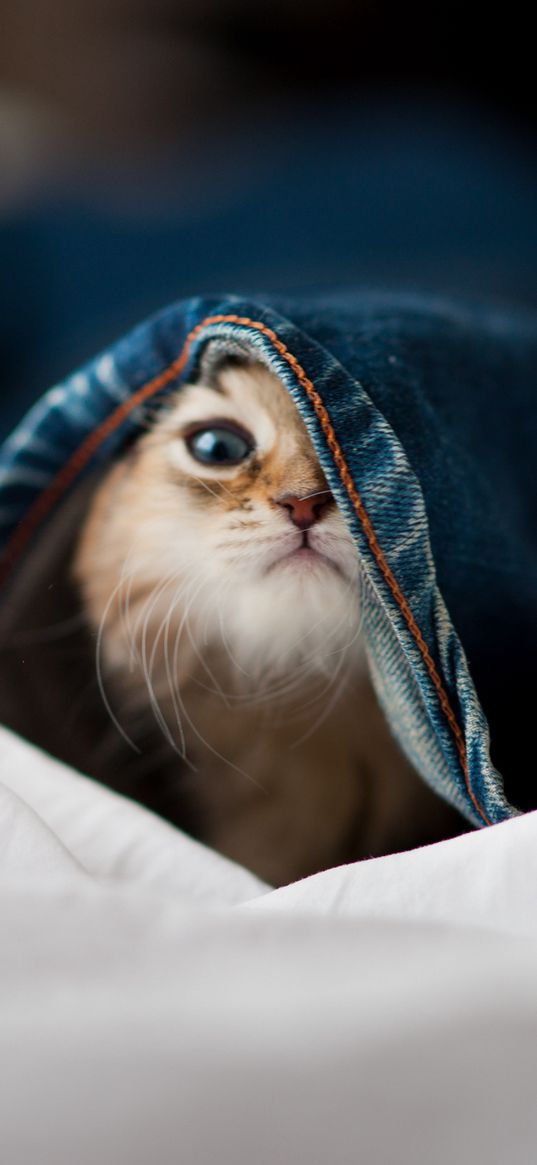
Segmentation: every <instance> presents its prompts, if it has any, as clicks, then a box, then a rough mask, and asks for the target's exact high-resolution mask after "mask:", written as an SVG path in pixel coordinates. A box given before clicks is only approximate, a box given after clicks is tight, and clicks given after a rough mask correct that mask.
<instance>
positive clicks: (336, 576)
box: [205, 560, 364, 686]
mask: <svg viewBox="0 0 537 1165" xmlns="http://www.w3.org/2000/svg"><path fill="white" fill-rule="evenodd" d="M205 627H206V628H207V622H205ZM222 627H224V629H225V640H226V645H227V646H228V647H229V650H230V652H231V655H232V657H233V659H234V660H235V661H236V663H237V665H238V668H240V669H242V670H243V671H244V673H245V674H246V677H247V679H248V680H249V681H250V682H252V683H256V682H258V683H260V684H261V685H262V686H263V685H264V683H265V682H266V678H267V674H274V673H288V672H289V671H292V670H295V669H298V668H300V669H304V671H309V672H311V673H312V674H322V675H325V676H327V677H330V676H332V675H333V674H334V673H335V672H338V671H339V669H341V667H342V666H347V665H349V666H353V665H354V664H356V665H357V664H358V663H359V662H360V663H361V661H362V660H363V654H364V653H363V644H362V642H361V635H360V604H359V597H358V587H357V584H356V582H354V584H351V583H349V582H346V581H344V579H343V576H342V575H341V574H340V573H338V571H337V570H335V569H332V568H331V567H330V566H328V565H327V564H325V563H324V562H323V561H322V560H320V561H319V562H315V563H314V564H311V563H309V562H308V563H307V564H300V562H297V563H294V562H293V563H285V564H282V565H281V567H280V566H277V567H275V568H274V569H273V570H271V571H269V572H268V573H266V574H265V575H263V576H262V577H261V578H260V579H257V580H255V582H244V581H243V582H242V583H241V582H240V580H237V586H236V587H234V588H233V590H232V591H229V592H228V594H227V596H226V598H225V599H224V598H223V596H222V595H220V601H219V606H218V627H217V628H216V627H215V629H214V630H215V634H216V635H218V634H219V633H220V630H221V628H222Z"/></svg>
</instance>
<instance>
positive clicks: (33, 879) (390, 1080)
mask: <svg viewBox="0 0 537 1165" xmlns="http://www.w3.org/2000/svg"><path fill="white" fill-rule="evenodd" d="M0 779H1V782H2V784H1V785H0V842H1V845H0V871H1V879H0V884H1V888H0V914H1V917H0V942H1V949H0V1074H1V1079H0V1161H1V1163H2V1165H33V1163H34V1162H35V1163H36V1165H37V1163H39V1165H123V1163H125V1165H127V1163H128V1165H138V1163H139V1165H142V1163H143V1165H209V1163H210V1165H216V1163H218V1165H269V1163H270V1165H295V1163H302V1162H303V1163H304V1165H347V1163H348V1165H350V1163H351V1162H352V1163H356V1162H357V1163H362V1162H363V1163H364V1165H376V1163H378V1165H391V1162H394V1163H395V1162H397V1163H398V1165H400V1163H403V1165H406V1163H408V1165H416V1163H423V1165H444V1163H446V1165H447V1163H448V1162H449V1163H452V1162H453V1163H457V1165H466V1163H468V1165H470V1163H472V1165H474V1163H477V1165H479V1163H481V1162H483V1163H486V1165H496V1163H497V1165H512V1163H514V1165H519V1163H520V1165H530V1163H533V1162H535V1161H537V894H536V884H537V882H536V875H537V815H536V814H529V815H527V816H526V817H521V818H519V819H517V820H514V821H511V822H508V823H506V824H504V825H500V826H496V827H494V828H492V829H488V830H485V831H483V832H480V833H472V834H470V835H467V836H465V837H462V838H459V839H455V840H453V841H449V842H445V843H443V844H441V845H436V846H431V847H429V848H427V849H422V850H417V851H414V852H413V853H411V854H403V855H397V856H395V857H390V858H383V859H378V860H375V861H370V862H362V863H359V864H356V865H352V866H347V867H344V868H341V869H338V870H330V871H327V872H325V873H323V874H318V875H316V876H315V877H313V878H308V879H306V880H305V881H303V882H300V883H297V884H296V885H294V886H290V887H286V888H284V889H281V890H277V891H270V890H269V889H268V887H266V886H264V885H263V884H262V883H260V882H259V881H257V879H255V878H254V877H253V876H252V875H250V874H248V873H246V872H245V871H244V870H242V869H240V868H239V867H236V866H234V865H233V864H232V863H229V862H227V861H225V860H224V859H222V858H220V857H218V856H217V855H215V854H213V853H211V852H210V851H208V850H206V849H205V848H204V847H203V846H200V845H197V844H196V843H194V842H192V841H191V840H190V839H188V838H186V837H184V836H183V835H182V834H180V833H178V832H177V831H175V830H173V829H171V828H170V827H168V826H167V825H166V824H165V823H163V822H161V821H159V820H158V819H156V818H154V817H153V816H152V815H151V814H149V813H146V812H145V811H144V810H142V809H140V808H139V807H137V806H134V805H131V804H130V803H129V802H126V801H124V800H122V798H120V797H117V796H114V795H113V794H111V793H109V792H108V791H106V790H104V789H102V788H100V787H99V786H97V785H95V784H94V783H93V782H91V781H88V780H86V779H85V778H83V777H80V776H78V775H77V774H74V773H71V772H69V771H68V770H66V769H65V768H63V767H62V766H61V765H59V764H56V763H55V762H53V761H52V760H50V759H49V758H47V757H45V756H44V755H43V754H41V753H39V752H37V751H36V750H35V749H32V748H31V747H30V746H28V745H27V744H25V743H23V742H21V741H20V740H18V739H16V738H15V737H13V736H11V735H10V734H9V733H7V732H3V731H1V732H0Z"/></svg>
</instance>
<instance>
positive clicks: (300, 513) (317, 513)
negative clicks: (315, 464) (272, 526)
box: [274, 489, 334, 530]
mask: <svg viewBox="0 0 537 1165" xmlns="http://www.w3.org/2000/svg"><path fill="white" fill-rule="evenodd" d="M274 500H275V502H276V504H277V505H278V506H282V507H283V509H284V510H287V513H288V514H289V518H290V521H291V522H292V523H293V525H294V526H297V527H298V529H299V530H309V528H310V526H313V525H314V524H315V522H319V521H320V519H321V518H322V517H323V514H324V512H325V510H326V509H327V507H328V506H330V505H332V503H333V501H334V499H333V497H332V494H331V493H330V490H329V489H326V490H319V492H318V493H314V494H307V495H306V497H303V498H299V497H297V496H296V494H284V496H283V497H282V498H275V499H274Z"/></svg>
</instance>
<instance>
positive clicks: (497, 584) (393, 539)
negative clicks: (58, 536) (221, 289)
mask: <svg viewBox="0 0 537 1165" xmlns="http://www.w3.org/2000/svg"><path fill="white" fill-rule="evenodd" d="M215 317H217V318H216V319H215ZM219 317H224V318H219ZM230 317H231V318H230ZM204 321H207V322H204ZM192 332H194V334H193V335H192ZM189 336H190V340H189V343H188V347H187V350H186V351H184V345H185V340H186V339H187V337H189ZM214 344H218V345H224V346H229V347H233V346H236V345H239V346H240V347H241V348H245V349H246V350H248V351H250V352H254V353H257V354H258V356H259V358H260V359H262V360H264V361H265V362H266V363H267V364H269V365H270V367H272V368H273V369H274V371H275V372H276V373H277V374H278V375H279V376H280V377H281V379H282V380H283V381H284V383H285V384H286V386H287V388H288V390H289V392H290V394H291V395H292V397H293V399H294V400H295V402H296V404H297V406H298V408H299V409H300V412H301V414H302V416H303V418H304V420H305V423H306V425H307V426H308V429H309V431H310V433H311V436H312V439H313V441H314V444H315V447H316V449H317V452H318V455H319V458H320V461H321V463H322V465H323V468H324V470H325V473H326V476H327V479H328V481H329V484H330V486H331V488H332V490H333V492H334V495H335V497H336V499H337V501H338V503H339V505H340V507H341V509H342V511H343V512H344V513H345V515H346V517H347V519H348V522H349V526H350V528H351V530H352V533H353V535H354V538H355V541H356V547H357V552H358V553H359V556H360V562H361V569H362V579H363V582H362V601H363V607H364V635H365V638H366V643H367V650H368V654H369V658H370V664H371V671H372V675H373V679H374V682H375V686H376V689H377V692H378V695H379V698H380V700H381V702H382V704H383V707H384V708H385V711H386V714H387V716H388V719H389V722H390V724H391V726H392V729H393V731H394V733H395V735H396V736H397V738H398V740H399V742H400V744H401V746H402V748H403V749H404V751H405V752H406V753H407V755H408V756H409V757H410V758H411V760H412V762H413V763H414V765H415V766H416V768H417V769H418V771H419V772H420V773H421V774H422V776H423V778H424V779H425V780H426V781H427V782H428V783H429V784H430V785H431V786H432V787H433V788H435V789H436V790H437V791H438V792H439V793H440V794H441V795H442V796H444V797H445V798H446V799H447V800H449V801H450V802H452V803H453V804H454V805H456V806H457V807H458V808H459V809H461V811H462V812H463V813H464V814H465V815H466V816H467V817H468V819H469V820H470V821H472V822H473V823H474V824H475V825H483V824H487V823H492V822H496V821H500V820H502V819H504V818H506V817H508V816H510V815H512V814H513V813H514V812H516V811H517V810H515V809H513V808H512V806H511V804H510V803H509V801H511V802H514V803H515V804H516V805H517V806H520V807H527V806H529V805H531V804H535V803H536V802H537V798H536V797H535V793H534V791H533V788H532V783H531V778H529V776H528V775H527V773H526V767H527V762H528V759H529V758H530V756H531V755H532V754H531V753H530V752H529V748H530V747H531V745H532V738H533V731H532V729H533V724H532V715H531V713H532V710H533V696H532V687H533V675H532V668H533V659H534V658H535V650H536V649H537V598H536V596H537V586H536V584H537V553H536V551H537V545H536V543H537V539H536V536H535V532H534V515H535V513H537V496H536V495H537V480H536V475H535V471H534V462H535V456H536V454H537V421H536V417H535V409H534V407H533V393H534V388H533V384H534V379H533V376H534V368H535V363H536V360H535V357H536V329H535V322H534V320H533V319H532V318H531V317H530V316H527V317H525V316H522V315H521V314H520V313H518V312H517V313H516V314H513V315H512V316H509V315H507V314H505V313H504V314H497V313H491V312H488V311H485V310H482V309H480V308H468V307H465V306H461V305H459V304H456V303H449V302H443V301H440V300H438V301H435V300H433V299H431V297H427V298H426V299H420V298H419V297H417V296H415V297H414V296H410V297H409V296H396V297H394V296H379V295H376V296H371V295H357V294H354V295H353V294H345V295H344V296H338V297H336V296H323V297H317V298H315V299H311V298H310V299H308V300H302V301H291V300H289V301H279V300H278V301H277V300H268V299H265V300H264V302H263V304H259V303H251V302H245V301H243V300H240V299H238V298H236V297H227V298H224V299H221V300H216V299H212V300H207V299H205V300H203V299H196V300H191V301H187V302H186V303H182V304H178V305H175V306H173V307H171V308H169V309H168V310H166V311H164V312H162V313H161V314H159V315H158V316H156V317H155V318H154V319H152V320H150V321H149V322H148V323H146V324H144V325H142V326H141V327H140V328H138V329H136V331H134V332H133V333H132V334H131V335H129V336H128V337H127V338H126V339H124V340H122V341H120V342H119V343H118V344H117V345H115V346H114V348H112V349H111V350H109V351H108V352H106V353H104V354H103V355H100V356H99V357H98V358H97V359H96V360H95V361H93V362H92V363H90V364H89V365H87V366H86V367H84V368H83V369H82V370H81V371H79V372H77V373H76V374H75V375H74V376H72V377H71V378H70V379H68V380H67V381H65V382H64V383H63V384H61V385H59V386H57V387H55V388H53V389H52V390H51V391H50V392H49V393H48V394H47V395H46V396H45V397H43V398H42V400H41V401H40V402H39V403H38V404H37V405H36V406H35V407H34V408H33V410H32V411H31V412H30V413H29V414H28V416H27V417H26V418H25V420H24V421H23V422H22V423H21V425H20V426H19V428H18V429H16V430H15V432H14V433H13V435H12V436H11V437H10V438H9V440H8V441H7V442H6V443H5V445H4V447H3V449H2V451H1V454H0V522H1V538H2V545H3V547H4V554H3V561H4V575H6V574H7V577H8V578H9V576H10V575H11V576H12V577H13V578H15V579H16V562H15V559H16V558H17V557H19V558H20V556H21V555H22V554H23V553H24V550H25V549H26V547H27V546H28V545H29V544H30V543H31V542H33V541H34V540H35V539H36V538H38V537H40V536H41V531H42V530H46V520H47V518H48V515H49V514H50V513H52V512H54V511H55V510H56V509H57V507H58V506H60V505H61V502H62V499H63V498H64V497H66V496H67V494H68V492H69V490H70V489H71V488H72V487H73V486H74V485H75V484H76V483H77V482H78V481H79V480H80V478H81V477H82V476H83V475H84V474H86V473H87V472H89V471H90V470H92V469H94V468H95V465H96V464H97V463H98V462H102V461H106V460H107V459H110V458H113V457H114V456H115V455H116V454H117V452H118V451H119V450H120V449H121V448H122V447H123V446H124V445H125V443H126V442H128V441H129V440H130V439H131V438H132V437H133V435H135V434H136V432H137V431H138V430H139V426H140V422H141V419H142V418H143V413H144V405H143V401H142V400H141V399H139V397H137V396H136V394H137V393H138V394H140V393H142V395H143V393H144V392H145V393H146V394H150V395H151V399H152V400H154V399H158V397H159V396H160V395H164V394H165V393H166V392H169V391H170V389H172V388H176V387H177V385H178V384H179V383H181V382H184V381H185V380H186V379H188V378H189V377H191V376H192V375H193V374H195V372H196V369H197V368H198V367H199V363H200V361H201V360H202V359H203V358H204V357H205V358H206V357H208V356H209V357H210V352H211V346H212V345H214ZM182 352H184V354H183V356H182V357H181V359H180V356H181V353H182ZM144 386H148V387H147V388H145V387H144ZM137 402H138V403H137ZM530 710H531V711H530ZM489 725H490V733H491V739H492V749H493V756H494V760H495V761H496V763H497V765H498V767H499V768H501V771H502V772H503V775H504V776H505V777H506V781H507V795H508V797H509V800H508V799H507V796H506V794H505V793H504V782H503V780H502V777H501V776H500V774H499V771H498V768H497V767H496V766H495V764H493V763H492V760H491V755H490V748H489ZM525 750H528V751H527V752H526V751H525Z"/></svg>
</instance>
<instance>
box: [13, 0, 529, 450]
mask: <svg viewBox="0 0 537 1165" xmlns="http://www.w3.org/2000/svg"><path fill="white" fill-rule="evenodd" d="M3 18H4V26H5V27H4V29H3V36H2V39H1V46H2V47H1V48H0V152H1V154H0V161H1V165H0V357H1V367H2V381H1V385H0V393H1V402H2V407H1V410H0V417H1V424H2V429H3V431H6V430H8V429H9V428H10V427H11V425H12V424H13V423H14V422H15V420H16V419H17V418H18V417H19V416H20V415H21V414H22V412H23V411H24V410H25V408H26V407H27V406H28V404H29V403H31V401H32V400H33V399H34V398H35V397H36V396H39V395H40V394H41V393H42V391H43V390H44V389H45V388H46V387H48V386H49V385H50V384H51V383H53V382H54V381H56V380H57V379H59V378H61V377H63V376H64V375H66V374H67V373H68V372H69V371H70V370H72V369H73V368H74V367H75V366H76V365H78V364H79V363H81V362H82V361H83V360H85V359H86V358H88V357H90V356H92V355H93V354H94V353H95V352H96V351H98V350H99V349H100V348H102V347H103V346H105V345H106V344H108V343H109V342H110V341H111V340H113V339H114V338H115V337H116V336H118V335H119V334H121V333H122V332H123V331H125V330H126V329H128V328H129V327H131V326H132V325H133V324H135V323H136V322H137V321H138V320H140V319H141V318H143V317H145V316H146V315H148V314H149V313H151V312H154V311H156V310H157V309H158V308H159V307H160V306H162V305H163V304H165V303H167V302H169V301H170V300H173V299H177V298H181V297H185V296H189V295H193V294H198V293H203V292H215V291H216V292H219V291H223V292H229V291H237V292H241V293H244V292H246V293H249V294H254V295H256V294H258V295H260V296H262V294H263V291H264V290H267V291H269V290H270V291H278V290H286V291H304V290H308V289H318V288H320V287H327V286H328V287H330V288H336V287H338V286H348V285H350V284H358V285H360V286H369V287H376V288H387V287H388V288H390V287H393V288H398V289H399V288H401V287H407V288H411V289H421V290H423V289H425V290H427V289H430V290H432V291H435V292H447V293H453V294H456V295H459V296H463V297H464V298H466V299H486V300H489V301H494V302H496V303H502V302H503V303H505V302H510V303H513V302H515V303H521V304H525V305H533V304H536V303H537V228H536V214H535V209H536V203H537V199H536V194H537V169H536V166H535V137H534V120H533V110H532V108H531V90H530V84H529V77H527V76H526V74H525V70H524V60H523V59H522V58H521V56H520V51H519V52H518V58H517V59H518V65H519V68H518V72H517V74H516V78H515V80H514V81H513V82H512V83H511V84H510V86H509V89H508V90H507V89H505V88H504V85H503V81H502V76H503V73H502V72H501V70H499V69H498V64H499V61H500V57H501V58H502V59H503V61H504V63H505V61H506V60H507V59H508V58H509V53H510V46H511V43H512V38H511V34H510V28H513V29H516V35H517V37H518V44H519V50H520V44H523V43H524V35H523V30H522V33H521V31H520V27H519V25H518V24H517V22H516V16H515V14H514V13H513V14H511V16H510V21H509V22H507V23H506V24H505V25H504V27H503V28H502V29H498V30H494V28H493V26H492V24H491V22H490V19H489V18H487V21H486V22H485V23H483V21H482V20H481V19H479V20H478V21H477V24H476V25H475V27H474V26H472V25H471V23H470V22H469V20H468V16H466V18H465V21H464V24H461V23H460V22H459V23H457V20H456V19H455V18H454V17H452V18H451V23H450V26H449V28H446V27H444V28H442V29H439V28H438V25H437V22H435V20H432V17H431V13H430V12H429V11H428V9H426V8H425V7H423V8H420V7H419V6H417V7H416V6H414V8H412V7H410V8H409V9H407V10H405V15H404V17H403V16H402V15H401V13H399V14H398V15H396V14H395V10H391V8H390V6H389V5H386V4H384V5H374V4H362V5H360V4H357V5H356V4H353V5H351V4H349V3H348V2H347V0H333V3H332V4H331V5H330V9H327V8H326V7H325V6H324V5H323V4H321V3H314V4H312V5H311V6H310V7H309V9H308V12H307V13H305V12H304V10H303V9H302V10H301V9H300V7H299V6H298V5H295V4H293V3H291V2H289V3H285V2H284V0H281V3H279V4H275V5H273V6H270V5H269V6H268V7H267V6H265V7H264V8H263V9H259V10H257V9H252V8H251V6H250V7H248V6H247V5H246V4H244V5H243V4H242V3H241V0H236V2H235V3H233V4H230V5H227V6H224V5H222V4H221V3H219V2H218V0H204V2H201V0H200V2H199V3H198V4H197V5H196V6H194V5H193V4H190V3H189V2H188V0H184V2H183V3H180V2H179V3H178V2H173V0H154V2H153V3H152V4H151V5H149V4H146V3H144V0H108V3H107V4H106V5H105V4H104V3H101V0H93V3H91V2H90V0H71V2H70V3H67V0H56V2H55V3H53V2H52V0H17V3H15V0H6V3H5V9H4V13H3ZM282 46H283V47H282ZM420 46H421V47H420Z"/></svg>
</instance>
